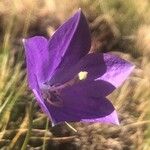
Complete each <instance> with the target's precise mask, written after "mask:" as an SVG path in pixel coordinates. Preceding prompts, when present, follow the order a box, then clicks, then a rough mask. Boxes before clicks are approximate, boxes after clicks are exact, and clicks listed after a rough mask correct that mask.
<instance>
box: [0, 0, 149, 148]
mask: <svg viewBox="0 0 150 150" xmlns="http://www.w3.org/2000/svg"><path fill="white" fill-rule="evenodd" d="M149 7H150V3H149V1H148V0H144V1H143V0H139V1H136V0H132V1H131V0H126V1H123V0H113V1H112V0H101V1H99V0H95V1H91V0H81V1H80V0H74V1H70V0H63V1H61V3H60V1H59V0H55V1H54V0H43V1H40V3H38V2H36V1H30V0H14V1H11V2H10V1H5V0H4V1H1V2H0V14H1V16H2V18H3V19H1V18H0V19H1V20H0V21H1V26H2V27H0V28H2V29H1V30H2V35H1V37H0V41H1V43H0V147H3V148H5V147H6V146H8V147H9V149H17V148H20V147H22V150H23V149H27V148H33V147H34V146H35V147H39V149H40V148H41V149H43V150H44V149H45V150H46V148H47V147H48V146H50V144H52V143H55V142H57V143H63V142H65V141H67V142H68V141H69V142H70V143H71V142H73V140H74V139H75V136H74V134H73V136H70V137H69V136H67V137H66V136H64V137H55V134H56V133H54V135H53V133H52V132H53V131H52V132H51V131H50V130H52V129H51V126H50V123H49V122H48V120H47V117H46V116H45V115H44V114H43V113H42V112H40V111H39V107H37V105H36V104H34V105H33V106H32V107H33V108H32V109H31V107H30V109H29V106H30V104H31V101H32V99H33V96H31V95H30V94H29V93H31V92H29V91H28V88H27V81H26V77H25V74H26V73H25V65H24V56H23V55H22V54H23V51H22V50H23V48H22V43H21V40H22V38H25V37H27V36H31V35H34V34H35V33H37V32H39V30H40V29H41V28H42V30H40V34H44V35H45V34H47V35H48V36H49V34H51V31H50V32H49V29H51V30H52V32H53V31H54V28H56V27H57V26H58V23H59V22H63V21H64V20H65V19H66V18H68V17H69V16H71V15H72V13H73V12H74V11H75V10H77V9H78V8H82V10H83V11H84V13H85V14H86V16H87V17H88V19H89V24H90V27H91V29H92V36H93V38H94V39H95V40H96V42H97V43H98V42H101V41H99V40H97V37H98V36H100V35H101V34H103V35H104V36H103V37H102V38H101V40H103V41H104V42H107V46H106V47H109V50H110V51H116V50H119V51H123V52H128V54H127V55H125V54H124V55H123V54H121V57H125V58H127V59H129V60H130V61H132V62H133V63H135V64H136V66H137V67H136V69H135V71H134V73H133V74H132V76H131V77H130V78H129V79H128V81H126V82H125V83H124V85H123V86H122V87H121V88H119V89H118V90H116V91H115V92H114V93H113V94H112V95H111V96H110V97H111V98H110V99H112V100H113V104H114V105H115V107H116V108H117V110H118V112H119V115H120V120H121V125H120V127H117V128H116V127H110V128H108V127H107V126H106V127H105V126H102V127H101V126H100V125H97V124H96V125H91V126H92V127H91V126H90V125H88V126H87V132H86V131H84V130H85V129H86V127H85V126H84V125H81V124H79V125H78V124H77V125H75V127H76V129H77V131H78V132H77V134H79V135H80V136H79V138H81V145H80V146H81V148H84V146H85V145H86V144H85V145H84V143H82V138H83V137H82V136H84V135H86V134H87V137H86V138H90V136H89V135H91V136H92V133H91V130H92V129H93V130H94V129H95V130H96V131H92V132H94V133H93V135H95V138H96V137H97V140H98V141H94V140H93V141H94V142H93V143H92V144H89V145H88V144H87V147H88V148H89V146H91V147H92V146H93V145H94V144H95V145H96V144H97V143H98V142H99V140H100V139H101V140H100V141H101V142H102V143H101V146H102V145H103V144H104V145H105V144H106V145H109V143H107V141H109V140H108V139H107V138H108V137H109V136H111V135H112V132H117V131H119V132H120V133H121V132H122V133H124V134H125V135H124V137H122V136H121V135H120V134H119V133H118V132H117V135H118V137H117V138H116V139H114V141H115V142H116V143H117V145H118V146H119V145H121V144H123V143H124V141H125V140H126V139H127V138H129V141H131V143H132V144H130V143H129V145H128V148H129V149H130V148H132V149H137V150H141V149H144V150H149V147H150V127H148V126H149V124H150V123H149V122H150V110H149V107H150V90H149V89H150V69H149V68H150V49H149V48H150V42H149V41H150V9H149ZM53 16H55V18H53V23H52V25H51V23H47V22H46V21H45V22H44V21H43V20H44V19H43V18H47V19H49V20H50V19H52V17H53ZM55 19H56V20H55ZM58 20H59V21H58ZM42 24H44V25H43V26H42ZM45 24H46V25H45ZM39 25H41V26H39ZM105 26H107V27H109V29H110V30H111V32H112V35H113V38H112V39H110V40H109V41H107V36H106V37H105V32H104V31H103V29H105ZM43 27H45V29H43ZM34 30H37V31H34ZM43 31H44V33H43ZM99 33H100V34H99ZM95 35H96V36H95ZM97 35H98V36H97ZM105 38H106V39H105ZM93 42H94V41H93ZM16 43H17V44H16ZM108 45H111V46H108ZM96 49H97V50H101V48H100V46H97V47H96ZM119 55H120V54H119ZM131 55H132V56H134V57H135V58H136V59H135V58H133V57H132V56H131ZM31 112H32V113H33V114H32V113H31ZM31 114H32V115H33V116H31ZM64 128H67V126H65V127H64ZM64 128H63V129H64ZM58 129H59V127H58ZM63 129H62V132H64V131H63ZM88 129H89V132H90V134H88ZM69 130H70V129H69ZM108 132H109V135H107V134H108ZM67 134H68V132H67ZM69 135H70V134H69ZM115 135H116V134H115ZM100 136H102V137H100ZM86 138H85V139H86ZM105 138H106V139H107V140H105ZM85 139H83V141H84V140H85ZM93 139H94V137H93ZM90 140H91V139H90ZM111 140H112V139H111ZM87 141H88V140H87ZM104 141H105V142H104ZM96 142H97V143H96ZM115 142H114V143H113V142H111V143H112V145H113V144H114V145H115V144H116V143H115ZM87 143H88V142H87ZM124 144H126V143H124ZM124 144H123V145H122V146H124ZM99 145H100V144H99ZM112 145H111V146H112ZM129 146H130V147H129ZM112 149H115V148H114V147H113V148H112Z"/></svg>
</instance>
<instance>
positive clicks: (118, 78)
mask: <svg viewBox="0 0 150 150" xmlns="http://www.w3.org/2000/svg"><path fill="white" fill-rule="evenodd" d="M133 68H134V66H133V65H132V64H131V63H129V62H128V61H126V60H123V59H121V58H119V57H117V56H114V55H112V54H109V53H104V54H102V53H91V54H88V55H86V56H85V57H83V58H82V59H81V60H80V61H79V62H78V63H77V64H76V65H75V66H74V67H72V68H71V70H69V71H68V70H63V72H60V73H59V76H54V77H53V78H52V79H51V81H50V83H51V84H63V83H65V82H67V81H69V80H71V79H73V78H74V76H75V75H77V74H78V73H79V72H80V71H86V72H88V74H87V80H95V81H97V80H104V81H106V82H109V83H110V84H111V85H113V86H114V87H116V88H117V87H118V86H120V85H121V84H122V83H123V82H124V80H125V79H126V78H127V77H128V76H129V74H130V73H131V72H132V70H133Z"/></svg>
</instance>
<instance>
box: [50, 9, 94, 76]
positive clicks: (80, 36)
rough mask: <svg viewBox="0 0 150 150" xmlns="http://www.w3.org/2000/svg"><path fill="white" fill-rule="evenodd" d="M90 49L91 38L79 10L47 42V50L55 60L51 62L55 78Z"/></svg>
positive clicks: (84, 19)
mask: <svg viewBox="0 0 150 150" xmlns="http://www.w3.org/2000/svg"><path fill="white" fill-rule="evenodd" d="M90 47H91V36H90V31H89V27H88V24H87V21H86V18H85V16H84V15H83V13H82V12H81V10H79V11H78V12H77V13H76V14H75V15H74V16H73V17H72V18H70V19H69V20H68V21H67V22H65V23H64V24H63V25H62V26H61V27H59V28H58V30H57V31H56V32H55V34H54V35H53V36H52V37H51V39H50V41H49V50H50V52H51V53H52V55H53V57H54V58H55V60H54V61H53V62H52V66H53V71H55V72H54V74H55V76H57V74H59V72H60V71H61V72H63V71H64V70H69V69H70V68H71V66H73V65H75V64H76V63H77V62H78V61H79V60H80V59H81V58H82V57H83V56H85V55H86V54H87V53H88V52H89V50H90Z"/></svg>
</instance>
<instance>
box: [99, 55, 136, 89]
mask: <svg viewBox="0 0 150 150" xmlns="http://www.w3.org/2000/svg"><path fill="white" fill-rule="evenodd" d="M104 62H105V65H106V66H107V68H106V72H105V73H104V74H103V75H102V76H101V77H99V78H97V79H96V80H104V81H107V82H109V83H111V84H112V85H114V86H115V87H116V88H117V87H119V86H120V85H121V84H122V83H123V82H124V81H125V80H126V79H127V77H128V76H129V75H130V73H131V72H132V71H133V69H134V67H135V66H134V65H133V64H131V63H129V62H128V61H126V60H123V59H121V58H119V57H118V56H114V55H112V54H109V53H106V54H104Z"/></svg>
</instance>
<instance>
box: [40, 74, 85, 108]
mask: <svg viewBox="0 0 150 150" xmlns="http://www.w3.org/2000/svg"><path fill="white" fill-rule="evenodd" d="M87 74H88V73H87V72H85V71H84V72H83V71H81V72H79V73H78V74H77V75H76V76H75V77H74V78H73V79H71V80H69V81H67V82H65V83H64V84H62V85H57V86H55V85H53V86H50V85H48V84H44V87H43V88H42V96H43V98H44V100H45V101H47V102H48V103H49V104H51V105H53V106H56V107H61V106H62V105H63V101H62V99H61V97H60V92H61V90H62V89H64V88H66V87H69V86H72V85H74V84H75V83H77V82H79V81H81V80H85V79H86V78H87Z"/></svg>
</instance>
